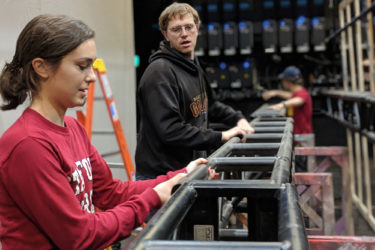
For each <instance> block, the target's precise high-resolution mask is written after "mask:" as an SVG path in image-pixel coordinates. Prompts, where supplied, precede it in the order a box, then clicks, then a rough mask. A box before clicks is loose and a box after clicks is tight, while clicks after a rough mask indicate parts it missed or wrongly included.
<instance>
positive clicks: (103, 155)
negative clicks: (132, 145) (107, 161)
mask: <svg viewBox="0 0 375 250" xmlns="http://www.w3.org/2000/svg"><path fill="white" fill-rule="evenodd" d="M119 153H120V151H113V152H108V153H103V154H101V156H102V157H103V158H104V157H107V156H112V155H117V154H119Z"/></svg>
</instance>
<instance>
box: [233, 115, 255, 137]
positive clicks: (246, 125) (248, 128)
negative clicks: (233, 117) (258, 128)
mask: <svg viewBox="0 0 375 250" xmlns="http://www.w3.org/2000/svg"><path fill="white" fill-rule="evenodd" d="M237 127H239V128H241V129H242V130H244V131H245V132H246V133H247V134H252V133H254V129H253V127H251V125H250V123H249V122H248V121H247V120H246V119H245V118H242V119H240V120H239V121H238V122H237Z"/></svg>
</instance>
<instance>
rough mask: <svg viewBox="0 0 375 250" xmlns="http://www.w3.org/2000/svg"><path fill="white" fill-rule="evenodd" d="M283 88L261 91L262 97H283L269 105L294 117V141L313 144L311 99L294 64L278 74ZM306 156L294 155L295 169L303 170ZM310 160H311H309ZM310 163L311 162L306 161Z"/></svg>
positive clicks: (302, 144) (306, 144)
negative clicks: (286, 111) (283, 109)
mask: <svg viewBox="0 0 375 250" xmlns="http://www.w3.org/2000/svg"><path fill="white" fill-rule="evenodd" d="M279 79H280V80H281V83H282V86H283V88H284V89H285V91H283V90H269V91H266V92H265V93H263V99H264V100H266V101H267V100H269V99H270V98H272V97H279V98H282V99H285V101H282V102H280V103H278V104H275V105H273V106H271V108H273V109H275V110H280V109H282V108H285V109H287V110H288V111H289V112H288V113H289V114H291V116H292V117H293V119H294V141H295V144H296V145H299V146H314V144H315V142H314V134H313V133H314V132H313V127H312V99H311V96H310V94H309V92H308V91H307V90H306V89H305V88H304V87H303V78H302V74H301V71H300V70H299V69H298V68H297V67H295V66H289V67H287V68H285V70H284V71H283V72H282V73H281V74H280V75H279ZM306 160H307V159H306V157H304V156H302V157H296V171H297V172H305V171H306V170H307V168H306ZM309 161H311V160H309ZM308 164H309V165H311V163H308Z"/></svg>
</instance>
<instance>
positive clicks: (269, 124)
mask: <svg viewBox="0 0 375 250" xmlns="http://www.w3.org/2000/svg"><path fill="white" fill-rule="evenodd" d="M285 124H286V121H285V122H283V121H281V122H280V121H274V122H272V121H256V122H252V123H251V126H253V127H277V126H279V127H281V126H285Z"/></svg>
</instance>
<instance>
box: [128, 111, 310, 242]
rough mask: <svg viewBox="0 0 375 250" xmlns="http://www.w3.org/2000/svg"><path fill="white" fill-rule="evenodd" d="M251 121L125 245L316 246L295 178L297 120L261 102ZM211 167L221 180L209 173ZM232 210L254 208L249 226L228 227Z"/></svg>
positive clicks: (195, 172)
mask: <svg viewBox="0 0 375 250" xmlns="http://www.w3.org/2000/svg"><path fill="white" fill-rule="evenodd" d="M251 125H252V126H253V127H254V129H255V133H254V134H250V135H247V137H246V143H239V141H240V139H239V138H237V137H235V138H232V139H231V140H230V141H228V142H227V143H225V144H224V145H223V146H222V147H220V148H219V149H217V150H216V151H215V152H214V153H212V154H211V155H210V156H209V157H208V160H209V162H208V164H203V165H201V166H200V167H199V168H198V169H197V170H196V171H193V172H192V173H191V174H189V175H188V176H187V178H185V179H184V180H183V182H181V183H180V185H179V186H178V187H175V192H174V194H173V196H172V197H171V199H170V200H169V201H168V202H167V203H166V204H165V205H164V206H163V207H162V208H161V209H160V210H159V211H158V212H157V213H156V214H155V215H154V217H153V218H152V219H151V220H150V221H149V222H148V224H147V226H146V227H145V228H144V229H143V230H142V231H141V232H140V233H139V235H138V236H137V237H136V238H135V239H134V240H132V241H131V242H130V243H129V244H128V245H127V246H126V249H172V248H173V249H217V248H233V249H309V246H308V241H307V237H306V234H305V228H304V222H303V219H302V214H301V210H300V207H299V205H298V196H297V193H296V190H295V186H294V185H293V184H292V183H293V178H292V177H293V172H294V170H293V169H294V168H293V162H294V160H293V157H294V155H293V120H292V119H291V118H286V117H283V116H282V115H280V114H279V113H275V112H273V111H272V110H268V109H266V108H265V107H261V108H260V109H259V110H258V111H257V113H256V118H255V119H253V121H252V122H251ZM208 167H213V168H214V169H215V170H216V172H219V173H220V180H205V179H206V176H207V171H208ZM249 173H250V174H249ZM252 173H260V174H258V175H256V177H251V174H252ZM230 174H231V175H230ZM229 175H230V178H231V179H228V176H229ZM248 178H255V179H248ZM225 200H226V201H225ZM233 213H245V214H247V218H246V222H245V223H246V224H247V225H248V229H228V228H226V227H225V223H224V222H225V219H224V218H227V219H228V218H229V216H230V215H231V214H233Z"/></svg>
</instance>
